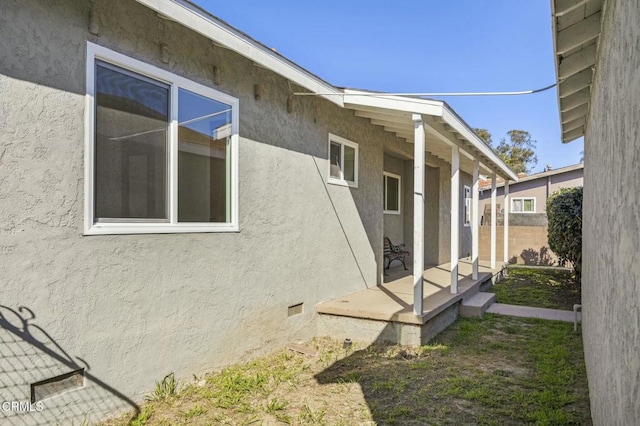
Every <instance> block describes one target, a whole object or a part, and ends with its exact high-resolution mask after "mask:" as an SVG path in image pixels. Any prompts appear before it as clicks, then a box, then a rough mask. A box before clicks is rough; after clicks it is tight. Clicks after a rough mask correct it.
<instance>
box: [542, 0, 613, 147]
mask: <svg viewBox="0 0 640 426" xmlns="http://www.w3.org/2000/svg"><path fill="white" fill-rule="evenodd" d="M602 4H603V0H551V15H552V26H553V45H554V51H555V64H556V76H557V79H558V83H559V85H558V109H559V111H560V123H561V127H562V142H564V143H566V142H571V141H573V140H575V139H577V138H579V137H581V136H584V133H585V126H586V118H587V115H588V114H589V101H590V99H591V84H592V82H593V69H594V66H595V63H596V52H597V49H598V39H599V36H600V25H601V19H602V17H601V15H602Z"/></svg>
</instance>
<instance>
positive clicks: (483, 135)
mask: <svg viewBox="0 0 640 426" xmlns="http://www.w3.org/2000/svg"><path fill="white" fill-rule="evenodd" d="M473 130H474V131H475V132H476V135H478V136H480V139H482V140H483V141H485V142H486V143H487V145H489V146H491V144H493V140H492V139H491V133H489V131H488V130H487V129H473Z"/></svg>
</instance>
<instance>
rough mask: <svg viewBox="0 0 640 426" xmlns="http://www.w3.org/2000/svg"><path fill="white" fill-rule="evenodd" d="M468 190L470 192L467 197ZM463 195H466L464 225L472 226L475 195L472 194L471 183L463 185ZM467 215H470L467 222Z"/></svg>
mask: <svg viewBox="0 0 640 426" xmlns="http://www.w3.org/2000/svg"><path fill="white" fill-rule="evenodd" d="M467 192H468V193H469V197H467ZM462 195H463V196H464V210H463V213H464V214H463V215H462V225H463V226H465V227H467V228H468V227H470V226H471V221H472V212H471V210H472V204H473V196H472V194H471V187H470V186H469V185H463V186H462ZM467 216H469V221H468V222H467Z"/></svg>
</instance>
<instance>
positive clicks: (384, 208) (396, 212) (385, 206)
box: [382, 171, 402, 215]
mask: <svg viewBox="0 0 640 426" xmlns="http://www.w3.org/2000/svg"><path fill="white" fill-rule="evenodd" d="M382 177H383V182H384V185H383V190H384V194H383V213H384V214H395V215H399V214H401V213H402V177H401V176H400V175H397V174H395V173H391V172H385V171H383V172H382ZM387 178H392V179H397V180H398V210H389V209H387V188H388V185H387V184H386V182H387Z"/></svg>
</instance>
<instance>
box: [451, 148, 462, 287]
mask: <svg viewBox="0 0 640 426" xmlns="http://www.w3.org/2000/svg"><path fill="white" fill-rule="evenodd" d="M459 251H460V148H459V147H457V146H452V147H451V294H458V258H459V257H460V256H459Z"/></svg>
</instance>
